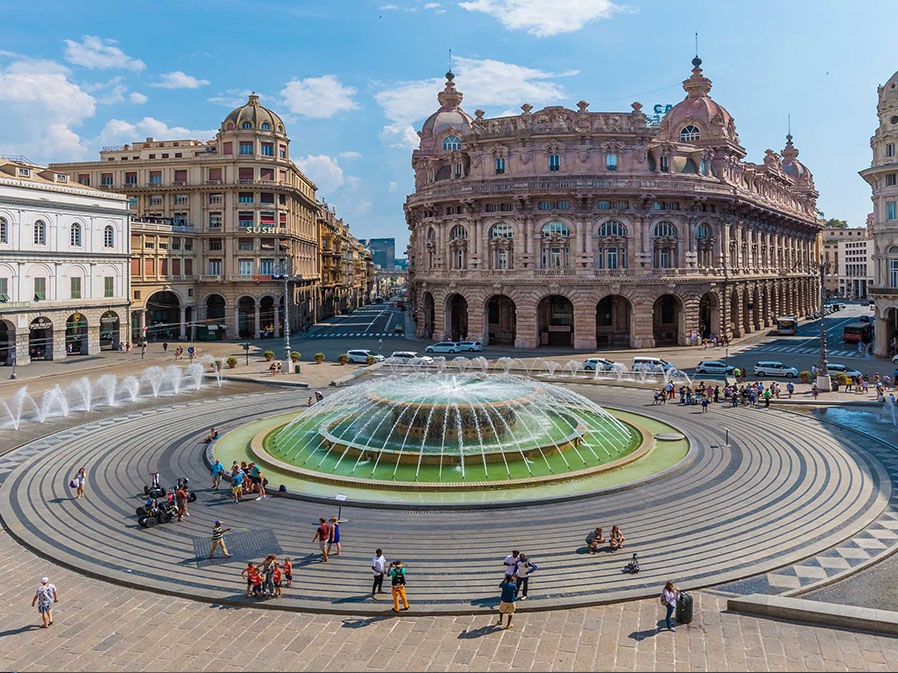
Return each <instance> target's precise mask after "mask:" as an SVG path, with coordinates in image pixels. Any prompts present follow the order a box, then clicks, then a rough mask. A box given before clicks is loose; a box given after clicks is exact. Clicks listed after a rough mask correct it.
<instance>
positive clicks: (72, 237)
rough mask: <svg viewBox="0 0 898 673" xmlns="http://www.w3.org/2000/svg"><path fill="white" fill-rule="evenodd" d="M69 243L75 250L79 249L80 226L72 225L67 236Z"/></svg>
mask: <svg viewBox="0 0 898 673" xmlns="http://www.w3.org/2000/svg"><path fill="white" fill-rule="evenodd" d="M69 242H70V243H71V244H72V245H73V246H74V247H76V248H80V247H81V225H80V224H77V223H76V224H73V225H72V228H71V233H70V234H69Z"/></svg>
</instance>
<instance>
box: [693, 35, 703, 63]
mask: <svg viewBox="0 0 898 673" xmlns="http://www.w3.org/2000/svg"><path fill="white" fill-rule="evenodd" d="M701 64H702V59H700V58H699V57H698V31H695V58H694V59H692V65H694V66H695V67H696V68H697V67H699V66H700V65H701Z"/></svg>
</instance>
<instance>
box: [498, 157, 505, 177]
mask: <svg viewBox="0 0 898 673" xmlns="http://www.w3.org/2000/svg"><path fill="white" fill-rule="evenodd" d="M504 172H505V159H496V174H497V175H499V174H501V173H504Z"/></svg>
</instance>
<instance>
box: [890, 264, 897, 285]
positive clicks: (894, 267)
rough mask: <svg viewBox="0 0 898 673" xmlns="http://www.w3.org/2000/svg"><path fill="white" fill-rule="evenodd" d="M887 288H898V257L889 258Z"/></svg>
mask: <svg viewBox="0 0 898 673" xmlns="http://www.w3.org/2000/svg"><path fill="white" fill-rule="evenodd" d="M889 287H898V257H890V258H889Z"/></svg>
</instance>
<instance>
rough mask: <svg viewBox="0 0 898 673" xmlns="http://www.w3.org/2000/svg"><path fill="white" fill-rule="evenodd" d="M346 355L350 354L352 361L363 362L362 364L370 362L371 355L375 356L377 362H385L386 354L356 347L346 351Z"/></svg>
mask: <svg viewBox="0 0 898 673" xmlns="http://www.w3.org/2000/svg"><path fill="white" fill-rule="evenodd" d="M346 355H348V356H349V361H350V362H361V363H362V364H364V363H366V362H368V358H369V357H373V358H374V359H375V360H376V361H377V362H383V361H384V356H383V355H381V354H380V353H375V352H374V351H369V350H362V349H355V350H351V351H346Z"/></svg>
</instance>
